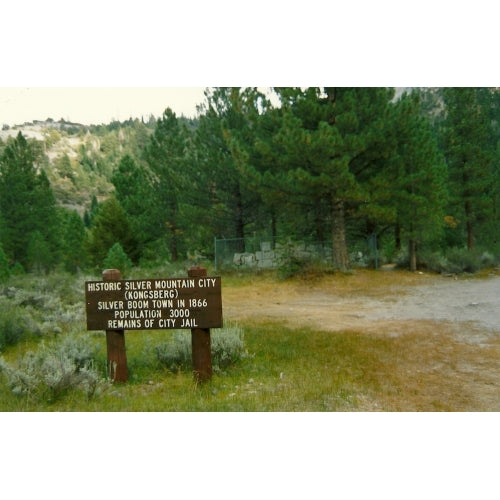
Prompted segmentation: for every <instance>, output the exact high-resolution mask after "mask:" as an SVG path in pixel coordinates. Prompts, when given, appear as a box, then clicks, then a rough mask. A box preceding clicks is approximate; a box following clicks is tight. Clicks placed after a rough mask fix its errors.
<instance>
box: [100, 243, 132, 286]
mask: <svg viewBox="0 0 500 500" xmlns="http://www.w3.org/2000/svg"><path fill="white" fill-rule="evenodd" d="M103 268H104V269H119V270H120V273H121V275H122V278H126V276H127V273H128V272H129V271H130V269H131V268H132V261H131V260H130V259H129V258H128V256H127V254H126V253H125V251H124V250H123V247H122V246H121V245H120V243H115V244H114V245H113V246H112V247H111V248H110V249H109V251H108V253H107V255H106V258H105V259H104V262H103Z"/></svg>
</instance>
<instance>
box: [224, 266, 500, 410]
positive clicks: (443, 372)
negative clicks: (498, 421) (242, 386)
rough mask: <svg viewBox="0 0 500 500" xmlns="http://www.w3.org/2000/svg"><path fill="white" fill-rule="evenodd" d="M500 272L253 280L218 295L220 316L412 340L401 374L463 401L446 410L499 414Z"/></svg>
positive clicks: (387, 273) (370, 273)
mask: <svg viewBox="0 0 500 500" xmlns="http://www.w3.org/2000/svg"><path fill="white" fill-rule="evenodd" d="M499 274H500V273H499V272H498V271H495V272H491V273H490V274H489V275H487V276H482V277H458V278H456V277H441V276H436V275H430V274H418V273H416V274H410V273H400V272H395V271H387V272H381V271H379V272H378V273H377V272H364V271H361V272H358V271H357V272H356V273H355V274H354V275H353V276H344V277H343V276H340V277H339V276H333V277H326V278H322V279H319V280H315V281H312V282H311V281H307V280H304V281H294V282H284V283H269V282H262V283H258V282H257V283H253V284H248V285H246V286H243V287H241V288H235V287H231V288H228V290H227V293H224V291H223V308H224V316H225V318H227V319H233V320H242V319H245V320H252V321H256V322H259V321H278V322H280V323H282V324H285V325H287V326H290V327H309V328H311V329H318V330H323V331H325V330H326V331H332V332H340V331H343V332H345V331H357V332H365V333H367V334H374V335H385V336H389V337H393V338H401V337H404V336H411V338H412V342H411V346H412V347H411V348H414V349H415V353H414V358H415V363H412V362H411V360H410V362H409V364H408V366H405V367H402V366H401V367H400V368H401V370H402V373H403V372H407V373H409V374H411V377H414V378H415V377H423V376H424V375H425V374H426V375H425V376H426V377H428V379H426V380H427V382H426V383H427V384H429V387H430V386H432V384H436V387H434V388H433V391H434V394H433V396H434V397H437V398H438V399H439V393H440V391H445V392H448V393H449V392H453V391H457V392H458V391H460V392H462V393H464V394H466V395H467V397H466V398H465V396H464V398H465V399H467V402H466V403H465V402H464V404H463V406H460V405H459V406H458V407H456V406H454V405H453V404H450V405H449V406H448V409H449V408H453V409H455V408H456V409H460V410H465V409H466V410H479V411H500V275H499ZM417 360H418V361H417ZM431 375H432V377H431ZM441 383H442V385H443V386H442V387H441V386H440V384H441ZM429 392H432V391H431V387H430V388H429ZM436 393H437V394H438V396H436ZM423 407H424V408H425V406H423ZM415 408H417V409H418V408H419V407H418V406H416V407H415ZM367 409H369V410H371V409H372V408H367ZM408 409H409V410H412V409H414V408H412V407H410V408H408Z"/></svg>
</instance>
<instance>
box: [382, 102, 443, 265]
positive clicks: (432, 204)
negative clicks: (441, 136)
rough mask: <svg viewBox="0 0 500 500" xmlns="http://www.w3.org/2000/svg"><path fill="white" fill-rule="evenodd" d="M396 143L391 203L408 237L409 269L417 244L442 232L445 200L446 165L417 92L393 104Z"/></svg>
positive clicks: (414, 259) (413, 263)
mask: <svg viewBox="0 0 500 500" xmlns="http://www.w3.org/2000/svg"><path fill="white" fill-rule="evenodd" d="M394 127H395V131H396V133H397V139H398V147H397V150H396V151H395V154H394V155H393V156H392V162H391V166H392V176H393V180H392V189H391V191H390V193H391V205H392V206H394V207H395V208H396V212H397V227H398V229H399V231H401V234H402V235H403V236H402V237H404V238H406V240H407V241H408V249H409V255H410V270H411V271H416V269H417V247H418V246H419V245H421V244H422V245H425V244H429V243H432V242H433V241H434V242H436V241H438V240H439V238H440V236H441V235H442V231H443V226H444V216H445V207H446V204H447V189H446V183H447V179H448V176H447V169H446V164H445V162H444V158H443V156H442V154H441V152H440V151H439V149H438V146H437V142H436V138H435V136H434V135H433V134H432V131H431V125H430V123H429V121H428V119H427V118H426V117H424V116H423V115H422V114H421V110H420V98H419V96H418V94H412V95H407V94H404V95H403V96H402V97H401V99H400V100H399V101H398V102H397V104H396V110H395V122H394Z"/></svg>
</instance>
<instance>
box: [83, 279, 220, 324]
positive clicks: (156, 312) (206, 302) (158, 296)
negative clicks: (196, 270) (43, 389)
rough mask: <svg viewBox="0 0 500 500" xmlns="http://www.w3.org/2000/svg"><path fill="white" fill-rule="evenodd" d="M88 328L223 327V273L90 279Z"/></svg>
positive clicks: (86, 284) (87, 299)
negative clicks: (161, 277)
mask: <svg viewBox="0 0 500 500" xmlns="http://www.w3.org/2000/svg"><path fill="white" fill-rule="evenodd" d="M85 301H86V310H87V330H162V329H178V328H190V329H193V328H221V327H222V295H221V279H220V277H209V276H203V277H195V278H165V279H145V280H120V281H86V282H85Z"/></svg>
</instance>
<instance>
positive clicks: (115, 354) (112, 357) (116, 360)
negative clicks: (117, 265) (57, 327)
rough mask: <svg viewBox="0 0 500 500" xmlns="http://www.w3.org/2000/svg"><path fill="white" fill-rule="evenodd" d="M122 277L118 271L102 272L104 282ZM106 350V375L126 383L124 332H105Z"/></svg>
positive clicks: (113, 380)
mask: <svg viewBox="0 0 500 500" xmlns="http://www.w3.org/2000/svg"><path fill="white" fill-rule="evenodd" d="M121 278H122V275H121V273H120V271H119V270H118V269H106V270H105V271H103V272H102V279H103V280H104V281H120V280H121ZM106 348H107V351H108V373H109V378H110V379H111V381H112V382H126V381H127V379H128V369H127V353H126V351H125V330H106Z"/></svg>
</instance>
